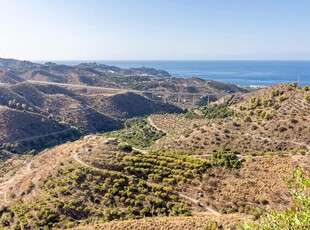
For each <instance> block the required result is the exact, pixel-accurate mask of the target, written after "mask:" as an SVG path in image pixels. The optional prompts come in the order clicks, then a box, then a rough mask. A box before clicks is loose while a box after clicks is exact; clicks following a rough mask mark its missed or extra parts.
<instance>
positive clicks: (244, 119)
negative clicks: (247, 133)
mask: <svg viewBox="0 0 310 230" xmlns="http://www.w3.org/2000/svg"><path fill="white" fill-rule="evenodd" d="M243 121H244V122H251V121H252V120H251V117H250V116H249V115H246V116H245V117H244V118H243Z"/></svg>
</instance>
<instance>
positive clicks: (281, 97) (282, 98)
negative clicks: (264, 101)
mask: <svg viewBox="0 0 310 230" xmlns="http://www.w3.org/2000/svg"><path fill="white" fill-rule="evenodd" d="M286 99H287V97H286V96H284V95H282V96H280V97H279V102H283V101H285V100H286Z"/></svg>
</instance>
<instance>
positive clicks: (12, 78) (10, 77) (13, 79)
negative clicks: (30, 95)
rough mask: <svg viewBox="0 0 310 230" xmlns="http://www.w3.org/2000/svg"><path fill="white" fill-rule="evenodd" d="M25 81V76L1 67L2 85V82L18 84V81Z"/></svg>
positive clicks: (0, 80) (0, 81)
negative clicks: (22, 76)
mask: <svg viewBox="0 0 310 230" xmlns="http://www.w3.org/2000/svg"><path fill="white" fill-rule="evenodd" d="M23 81H25V80H24V79H23V78H21V77H19V76H17V75H15V74H13V73H12V72H10V71H7V70H5V69H4V68H1V67H0V85H1V84H16V83H18V82H23Z"/></svg>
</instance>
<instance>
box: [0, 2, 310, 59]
mask: <svg viewBox="0 0 310 230" xmlns="http://www.w3.org/2000/svg"><path fill="white" fill-rule="evenodd" d="M309 12H310V1H309V0H268V1H267V0H266V1H265V0H65V1H64V0H53V1H49V0H27V1H26V0H0V56H2V57H7V58H8V57H10V58H18V59H27V60H310V25H309V24H310V13H309Z"/></svg>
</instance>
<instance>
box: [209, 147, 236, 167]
mask: <svg viewBox="0 0 310 230" xmlns="http://www.w3.org/2000/svg"><path fill="white" fill-rule="evenodd" d="M237 154H239V153H238V152H230V151H228V150H222V151H220V152H214V153H212V163H213V164H214V165H218V166H223V167H225V168H232V169H239V168H240V167H241V161H239V159H238V157H237Z"/></svg>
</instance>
